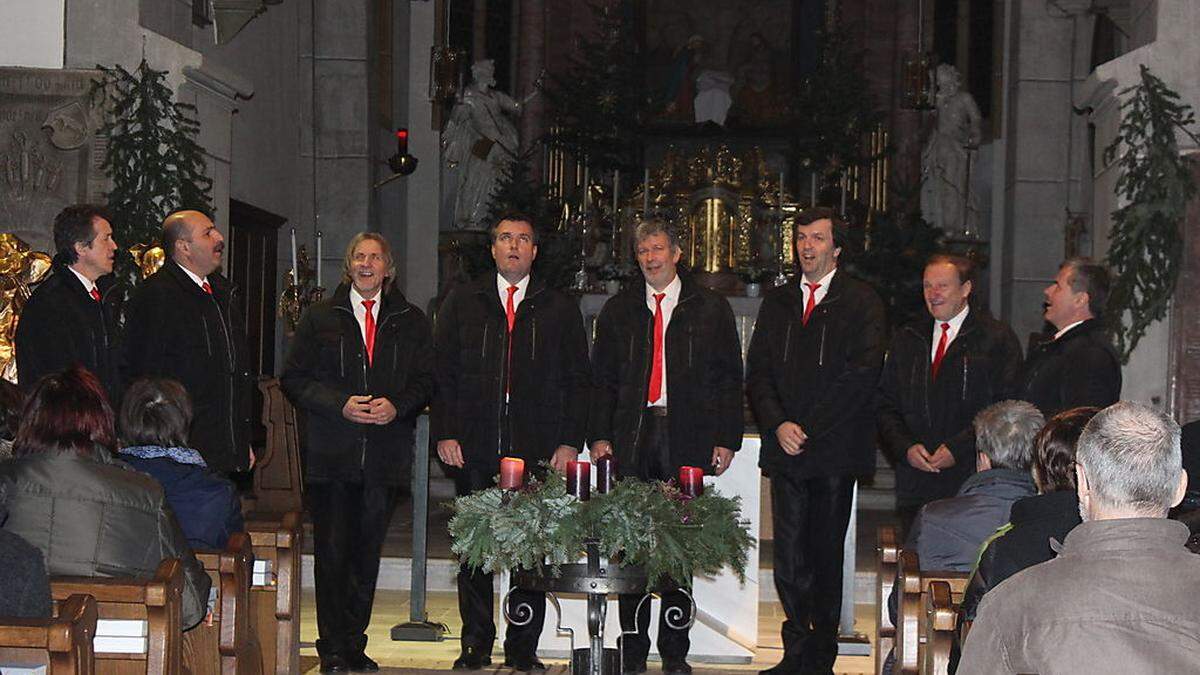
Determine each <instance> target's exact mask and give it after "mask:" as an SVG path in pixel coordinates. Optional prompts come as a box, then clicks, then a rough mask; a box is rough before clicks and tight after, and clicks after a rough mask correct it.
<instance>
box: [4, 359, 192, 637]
mask: <svg viewBox="0 0 1200 675" xmlns="http://www.w3.org/2000/svg"><path fill="white" fill-rule="evenodd" d="M116 444H117V442H116V432H115V430H114V428H113V412H112V408H111V407H109V405H108V399H107V398H106V397H105V394H104V391H103V390H102V389H101V388H100V383H99V381H98V380H97V379H96V376H95V375H92V374H91V373H90V372H88V371H87V370H84V369H83V368H79V367H75V368H71V369H69V370H65V371H62V372H59V373H54V374H52V375H47V376H46V377H44V378H42V379H41V380H40V381H39V382H38V383H37V385H35V386H34V388H33V391H31V392H30V394H29V400H28V401H26V403H25V407H24V408H23V409H22V411H21V427H20V428H19V429H18V430H17V437H16V440H15V441H14V442H13V455H14V457H13V458H12V459H10V460H6V461H4V462H0V484H3V485H4V486H5V489H6V490H7V492H8V498H7V502H6V505H7V507H8V520H7V521H5V523H4V529H5V530H7V531H9V532H12V533H13V534H16V535H19V536H21V537H23V538H24V539H25V540H26V541H28V542H29V543H30V544H33V545H34V546H35V547H37V548H38V549H40V550H41V552H42V555H43V556H44V558H45V562H46V568H47V571H48V572H49V573H50V574H51V575H82V576H99V577H114V576H131V577H137V578H148V577H151V576H153V574H154V572H155V570H156V569H157V567H158V564H159V563H160V562H161V561H162V560H163V559H164V558H179V559H180V560H181V561H182V562H183V612H182V617H181V618H182V624H183V627H184V628H185V629H187V628H191V627H192V626H195V625H196V624H198V623H200V621H201V620H202V619H203V618H204V614H205V611H206V610H207V604H208V590H209V586H210V585H211V581H210V580H209V577H208V574H206V573H205V571H204V568H203V567H202V566H201V565H200V563H199V561H197V560H196V556H195V555H193V554H192V550H191V549H190V548H189V547H188V543H187V539H186V538H185V537H184V535H183V531H182V530H180V528H179V524H178V523H177V522H176V521H175V516H174V515H173V514H172V513H171V508H170V506H169V505H168V504H167V499H166V496H165V495H164V494H163V489H162V487H161V486H160V485H159V484H158V483H157V482H155V480H154V479H153V478H151V477H149V476H147V475H145V474H142V473H140V472H138V471H135V470H133V469H132V468H130V467H129V466H127V465H125V464H124V463H123V462H120V461H118V460H116V459H114V457H113V452H114V450H115V449H116Z"/></svg>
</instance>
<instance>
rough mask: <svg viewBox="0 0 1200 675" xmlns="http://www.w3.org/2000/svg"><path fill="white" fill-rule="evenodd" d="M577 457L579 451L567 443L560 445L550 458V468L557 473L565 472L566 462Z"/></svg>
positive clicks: (572, 460)
mask: <svg viewBox="0 0 1200 675" xmlns="http://www.w3.org/2000/svg"><path fill="white" fill-rule="evenodd" d="M577 459H579V451H578V450H576V449H575V448H572V447H571V446H569V445H560V446H558V449H557V450H555V451H554V456H553V457H551V458H550V468H551V469H554V470H555V471H557V472H559V473H566V472H567V462H574V461H575V460H577Z"/></svg>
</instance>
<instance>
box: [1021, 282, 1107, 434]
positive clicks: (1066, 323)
mask: <svg viewBox="0 0 1200 675" xmlns="http://www.w3.org/2000/svg"><path fill="white" fill-rule="evenodd" d="M1108 286H1109V282H1108V270H1107V269H1105V267H1104V266H1103V265H1100V264H1098V263H1096V262H1094V261H1092V260H1090V259H1088V258H1071V259H1069V260H1066V261H1064V262H1063V264H1062V265H1060V266H1059V268H1058V275H1057V276H1055V277H1054V283H1052V284H1050V285H1049V286H1047V287H1046V290H1044V291H1042V293H1043V294H1044V295H1045V296H1046V304H1045V307H1046V309H1045V317H1046V321H1048V322H1049V323H1050V324H1051V325H1052V326H1054V329H1055V331H1057V332H1055V334H1054V336H1053V338H1052V339H1050V340H1047V341H1045V342H1043V343H1041V344H1039V345H1037V346H1035V347H1031V348H1030V350H1029V355H1028V358H1027V359H1026V363H1025V372H1024V374H1023V376H1022V381H1021V386H1020V389H1019V394H1018V395H1019V397H1020V398H1021V399H1023V400H1026V401H1029V402H1030V403H1032V404H1034V405H1036V406H1037V407H1038V409H1039V410H1041V411H1042V414H1044V415H1046V416H1047V417H1049V416H1051V415H1054V414H1056V413H1059V412H1062V411H1063V410H1069V409H1071V408H1077V407H1079V406H1094V407H1096V408H1104V407H1107V406H1110V405H1112V404H1113V403H1116V402H1117V399H1119V398H1120V396H1121V360H1120V358H1118V356H1117V351H1116V350H1115V349H1113V346H1112V341H1111V340H1109V338H1108V335H1107V333H1106V332H1105V329H1104V323H1103V321H1102V318H1103V315H1104V306H1105V303H1106V302H1107V301H1108Z"/></svg>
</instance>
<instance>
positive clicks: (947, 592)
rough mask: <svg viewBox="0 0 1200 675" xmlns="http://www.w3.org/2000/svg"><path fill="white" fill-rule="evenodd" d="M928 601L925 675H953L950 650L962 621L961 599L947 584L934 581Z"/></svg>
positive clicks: (924, 596) (922, 673)
mask: <svg viewBox="0 0 1200 675" xmlns="http://www.w3.org/2000/svg"><path fill="white" fill-rule="evenodd" d="M922 598H923V599H924V610H923V613H924V616H925V621H924V624H925V627H924V630H923V632H922V640H923V642H924V649H923V651H922V656H921V675H947V674H948V673H949V672H950V648H951V646H952V645H953V644H954V624H955V622H956V621H957V620H958V606H959V604H960V603H961V602H962V593H961V591H960V592H959V594H958V596H957V599H956V597H955V595H954V591H953V587H952V586H951V584H950V583H949V582H947V581H931V582H930V583H929V589H928V590H927V591H926V592H925V593H924V594H922Z"/></svg>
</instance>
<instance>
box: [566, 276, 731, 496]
mask: <svg viewBox="0 0 1200 675" xmlns="http://www.w3.org/2000/svg"><path fill="white" fill-rule="evenodd" d="M680 281H681V282H682V289H681V290H680V293H679V303H678V304H677V305H676V306H675V309H674V311H673V312H672V313H671V321H670V323H669V324H667V329H666V333H665V334H664V335H663V340H664V344H665V347H666V349H665V354H666V370H667V401H668V402H667V428H668V429H669V430H670V431H669V433H668V434H667V437H668V441H669V443H670V459H671V464H672V467H671V468H672V473H674V472H675V471H677V470H678V468H679V467H680V466H698V467H702V468H704V469H705V470H706V471H709V470H711V465H712V456H713V448H715V447H718V446H719V447H723V448H728V449H730V450H732V451H734V452H737V451H738V450H739V449H740V448H741V447H742V432H743V426H744V421H743V413H742V410H743V408H742V400H743V399H742V356H741V354H742V351H741V346H740V344H739V342H738V335H737V327H736V324H735V323H734V320H733V310H732V309H730V307H729V302H728V301H727V300H725V298H723V297H721V296H720V295H718V294H717V293H715V292H713V291H711V290H709V289H707V288H703V287H701V286H700V285H699V284H697V283H695V282H694V281H693V280H692V279H691V278H689V277H687V276H684V275H680ZM653 355H654V314H653V312H651V311H650V308H649V307H648V306H647V305H646V284H645V283H638V284H632V285H631V287H630V288H627V289H626V290H624V291H622V292H620V293H618V294H617V295H615V296H613V297H611V298H609V299H608V301H607V302H606V303H604V308H603V309H601V310H600V315H599V317H597V319H596V339H595V344H594V345H593V347H592V365H593V371H594V372H595V375H596V396H595V400H594V402H593V405H592V413H593V414H592V418H591V425H590V432H589V434H588V435H589V438H590V439H591V440H592V442H595V441H600V440H606V441H609V442H611V443H612V446H613V452H614V453H615V454H616V457H617V465H618V466H623V467H636V466H638V461H637V457H636V452H637V447H638V442H639V439H640V435H641V433H642V427H643V414H644V412H645V409H646V393H647V389H648V388H649V386H650V366H651V360H652V358H653Z"/></svg>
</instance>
